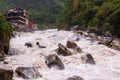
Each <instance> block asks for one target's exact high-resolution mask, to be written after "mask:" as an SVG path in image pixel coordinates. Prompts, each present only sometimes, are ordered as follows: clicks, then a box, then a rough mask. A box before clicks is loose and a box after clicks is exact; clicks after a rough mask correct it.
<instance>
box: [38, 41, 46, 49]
mask: <svg viewBox="0 0 120 80" xmlns="http://www.w3.org/2000/svg"><path fill="white" fill-rule="evenodd" d="M36 45H38V47H39V48H46V46H41V45H40V44H39V42H36Z"/></svg>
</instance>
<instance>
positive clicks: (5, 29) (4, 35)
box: [0, 15, 12, 58]
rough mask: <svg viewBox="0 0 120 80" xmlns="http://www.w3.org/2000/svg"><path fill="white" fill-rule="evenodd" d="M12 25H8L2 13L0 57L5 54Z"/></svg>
mask: <svg viewBox="0 0 120 80" xmlns="http://www.w3.org/2000/svg"><path fill="white" fill-rule="evenodd" d="M11 33H12V27H11V26H10V25H8V24H7V23H6V21H5V19H4V17H3V16H2V15H0V58H2V57H4V55H5V54H7V52H8V49H9V42H10V37H11Z"/></svg>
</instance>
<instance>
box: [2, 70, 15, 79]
mask: <svg viewBox="0 0 120 80" xmlns="http://www.w3.org/2000/svg"><path fill="white" fill-rule="evenodd" d="M12 78H13V70H5V69H0V80H12Z"/></svg>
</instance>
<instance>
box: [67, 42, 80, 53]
mask: <svg viewBox="0 0 120 80" xmlns="http://www.w3.org/2000/svg"><path fill="white" fill-rule="evenodd" d="M66 47H67V48H71V49H73V50H75V51H76V52H78V53H80V52H82V49H81V48H80V47H79V46H78V45H77V44H76V43H75V42H73V41H67V44H66Z"/></svg>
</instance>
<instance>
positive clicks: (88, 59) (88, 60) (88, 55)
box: [86, 54, 95, 64]
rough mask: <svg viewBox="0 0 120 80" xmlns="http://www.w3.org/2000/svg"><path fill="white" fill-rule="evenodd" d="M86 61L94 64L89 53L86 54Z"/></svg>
mask: <svg viewBox="0 0 120 80" xmlns="http://www.w3.org/2000/svg"><path fill="white" fill-rule="evenodd" d="M86 57H87V59H86V63H89V64H95V61H94V58H93V57H92V55H91V54H86Z"/></svg>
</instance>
